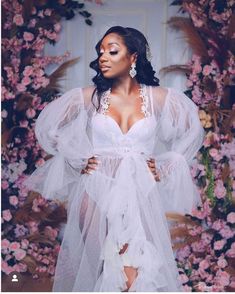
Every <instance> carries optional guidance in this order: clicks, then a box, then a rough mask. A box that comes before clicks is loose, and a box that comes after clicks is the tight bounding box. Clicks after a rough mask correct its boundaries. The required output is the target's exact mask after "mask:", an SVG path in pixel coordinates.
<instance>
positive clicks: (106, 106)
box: [100, 84, 150, 117]
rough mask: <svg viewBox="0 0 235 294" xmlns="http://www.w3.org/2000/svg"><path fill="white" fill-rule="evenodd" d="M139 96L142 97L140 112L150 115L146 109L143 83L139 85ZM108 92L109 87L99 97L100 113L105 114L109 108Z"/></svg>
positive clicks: (146, 100)
mask: <svg viewBox="0 0 235 294" xmlns="http://www.w3.org/2000/svg"><path fill="white" fill-rule="evenodd" d="M139 91H140V96H139V97H140V98H141V99H142V102H141V112H142V113H143V114H144V116H145V117H148V116H150V112H149V111H148V108H149V97H148V95H147V93H146V86H145V85H142V84H141V85H140V90H139ZM110 93H111V88H110V89H108V90H107V91H105V92H104V93H103V95H102V97H101V101H100V105H101V110H100V112H101V113H102V114H106V113H107V112H108V111H109V110H108V109H109V105H110Z"/></svg>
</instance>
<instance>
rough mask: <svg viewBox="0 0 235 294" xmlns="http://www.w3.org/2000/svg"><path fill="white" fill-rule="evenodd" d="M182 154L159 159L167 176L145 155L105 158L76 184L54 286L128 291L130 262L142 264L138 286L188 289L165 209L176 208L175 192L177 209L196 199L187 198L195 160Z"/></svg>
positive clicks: (58, 288)
mask: <svg viewBox="0 0 235 294" xmlns="http://www.w3.org/2000/svg"><path fill="white" fill-rule="evenodd" d="M175 155H176V154H174V153H172V152H169V154H168V156H167V157H164V156H163V157H162V159H161V158H160V157H159V158H158V163H159V168H160V170H161V172H162V181H161V182H156V181H155V180H154V178H153V176H152V174H151V172H150V171H149V168H148V166H147V163H146V158H144V156H141V155H129V156H126V157H108V156H103V157H102V156H100V157H99V160H100V161H101V163H100V164H99V169H98V170H96V171H95V172H94V173H93V174H92V175H87V174H83V175H79V176H78V177H77V180H76V182H74V183H73V184H70V189H69V198H68V199H69V202H68V221H67V225H66V228H65V231H64V236H63V241H62V244H61V249H60V252H59V256H58V261H57V266H56V273H55V278H54V285H53V291H58V292H60V291H62V292H63V291H68V292H72V291H75V292H76V291H90V292H92V291H100V292H105V291H112V292H120V291H123V290H125V289H126V288H127V287H126V282H127V276H126V274H125V272H124V266H132V267H134V268H136V269H137V277H136V279H135V280H134V282H133V283H132V285H131V287H130V288H129V291H130V292H132V291H133V292H134V291H138V292H140V291H148V292H151V291H153V292H159V291H165V292H169V291H182V285H181V282H180V280H179V274H178V270H177V265H176V262H175V259H174V254H173V251H172V246H171V239H170V234H169V227H168V223H167V221H166V218H165V211H166V210H174V207H172V209H167V207H166V206H167V205H168V204H169V205H170V201H169V199H170V198H172V201H171V204H172V203H173V205H175V208H177V205H178V207H180V209H182V212H183V211H186V212H187V210H189V208H190V206H192V199H193V198H192V197H191V203H187V201H185V203H186V204H185V205H186V206H185V207H184V204H182V203H184V202H182V199H183V198H184V197H186V195H189V194H190V193H191V194H192V193H193V190H194V188H193V184H192V181H191V176H190V172H189V168H188V166H187V163H186V162H185V160H184V159H183V157H181V156H175ZM169 156H170V157H172V160H171V161H169V158H170V157H169ZM166 158H167V160H166ZM161 163H162V164H161ZM167 164H168V165H167ZM164 167H165V168H164ZM176 171H177V172H176ZM174 182H176V183H177V187H175V189H174V187H172V186H171V185H174ZM185 182H188V183H187V184H185ZM183 183H184V184H183ZM176 189H178V191H176ZM185 193H186V194H185ZM174 197H176V198H177V199H174ZM182 197H183V198H182ZM164 198H165V199H164ZM165 200H166V202H165ZM180 204H181V205H180ZM168 208H169V207H168ZM123 246H126V250H125V252H124V254H120V250H121V249H123V248H124V247H123Z"/></svg>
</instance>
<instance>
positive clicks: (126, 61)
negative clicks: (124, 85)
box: [98, 33, 131, 78]
mask: <svg viewBox="0 0 235 294" xmlns="http://www.w3.org/2000/svg"><path fill="white" fill-rule="evenodd" d="M98 55H99V68H100V70H101V72H102V74H103V75H104V76H105V77H106V78H115V77H119V76H121V75H123V74H127V73H128V71H129V69H130V65H131V61H130V56H129V54H128V50H127V47H126V45H125V44H124V42H123V40H122V38H121V37H120V36H119V35H117V34H114V33H111V34H109V35H107V36H106V37H105V38H104V39H103V41H102V43H101V45H100V51H99V54H98Z"/></svg>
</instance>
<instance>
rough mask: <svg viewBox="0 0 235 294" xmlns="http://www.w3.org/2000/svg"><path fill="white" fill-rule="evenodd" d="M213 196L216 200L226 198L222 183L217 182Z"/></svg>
mask: <svg viewBox="0 0 235 294" xmlns="http://www.w3.org/2000/svg"><path fill="white" fill-rule="evenodd" d="M215 196H216V197H217V198H218V199H222V198H224V197H225V196H226V189H225V187H224V184H223V181H221V180H218V181H217V182H216V186H215Z"/></svg>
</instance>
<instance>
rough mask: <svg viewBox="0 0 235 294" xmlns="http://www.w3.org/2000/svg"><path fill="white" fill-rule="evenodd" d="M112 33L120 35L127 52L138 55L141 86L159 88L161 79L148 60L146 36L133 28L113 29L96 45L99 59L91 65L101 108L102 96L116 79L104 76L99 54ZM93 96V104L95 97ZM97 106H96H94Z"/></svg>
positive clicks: (138, 74)
mask: <svg viewBox="0 0 235 294" xmlns="http://www.w3.org/2000/svg"><path fill="white" fill-rule="evenodd" d="M111 33H115V34H118V35H119V36H120V37H121V38H122V39H123V41H124V44H125V45H126V47H127V50H128V52H129V53H130V54H133V53H137V61H136V71H137V75H136V77H135V78H136V80H137V82H138V83H140V84H145V85H151V86H159V79H158V78H157V77H155V76H154V75H155V71H154V70H153V67H152V65H151V62H150V61H149V60H148V59H147V56H146V46H148V42H147V40H146V38H145V36H144V35H143V34H142V33H141V32H140V31H138V30H136V29H133V28H128V27H127V28H124V27H122V26H114V27H111V28H110V29H109V30H108V31H107V32H106V33H105V34H104V36H103V37H102V39H101V40H100V41H99V42H98V43H97V44H96V46H95V49H96V52H97V54H98V57H97V58H96V59H95V60H94V61H92V62H91V63H90V67H91V68H92V69H94V70H95V71H96V76H95V77H94V78H93V79H92V81H93V82H94V84H95V85H96V91H97V97H98V107H97V109H99V107H100V99H101V95H102V93H103V92H104V91H106V90H108V89H109V88H111V87H112V84H113V81H114V79H107V78H105V77H104V76H103V74H102V72H101V71H100V69H99V54H100V46H101V42H102V41H103V39H104V38H105V37H106V36H107V35H108V34H111ZM94 94H95V93H93V95H92V103H93V104H94V102H93V97H94ZM94 105H95V104H94Z"/></svg>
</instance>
